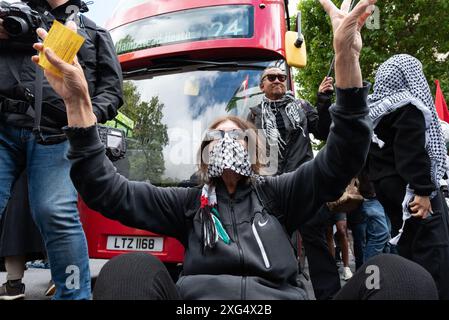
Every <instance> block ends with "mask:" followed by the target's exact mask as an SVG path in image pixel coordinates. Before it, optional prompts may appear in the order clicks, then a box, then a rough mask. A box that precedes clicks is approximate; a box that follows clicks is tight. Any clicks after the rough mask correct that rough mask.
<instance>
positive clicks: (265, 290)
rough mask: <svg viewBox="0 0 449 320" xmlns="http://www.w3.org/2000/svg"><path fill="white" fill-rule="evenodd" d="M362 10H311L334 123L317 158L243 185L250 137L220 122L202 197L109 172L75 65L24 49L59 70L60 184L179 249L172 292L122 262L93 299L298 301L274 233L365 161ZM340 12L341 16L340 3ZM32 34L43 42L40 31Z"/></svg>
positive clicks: (156, 273)
mask: <svg viewBox="0 0 449 320" xmlns="http://www.w3.org/2000/svg"><path fill="white" fill-rule="evenodd" d="M374 2H375V0H364V1H362V2H360V3H359V4H358V6H356V7H355V8H354V10H353V11H352V12H351V13H350V14H348V13H346V12H345V11H340V10H338V9H337V8H336V7H335V6H333V4H332V3H331V2H330V1H326V0H323V1H322V3H323V5H324V6H325V8H326V10H327V11H328V12H329V13H330V16H331V17H332V22H333V24H334V30H336V31H335V41H334V46H335V50H336V79H337V103H336V106H335V107H333V108H332V109H331V114H332V118H333V122H334V126H333V127H332V128H331V133H330V135H329V138H328V143H327V146H326V147H325V148H324V149H323V150H322V151H321V152H320V153H319V154H318V156H317V157H316V158H315V159H314V160H312V161H309V162H307V163H306V164H304V165H303V166H300V167H299V168H298V169H297V170H295V171H293V172H290V173H287V174H283V175H280V176H276V177H267V178H261V177H255V176H254V174H257V171H258V165H259V158H258V157H257V155H260V154H261V153H260V152H255V153H254V154H253V153H252V152H251V153H249V152H248V151H247V150H250V149H252V148H250V147H251V146H257V145H256V144H255V142H256V141H257V139H256V136H255V135H254V134H253V133H254V132H253V131H251V130H247V129H250V128H251V126H250V125H249V124H248V123H247V122H245V121H243V120H240V119H238V118H236V117H231V116H229V117H225V118H223V119H219V120H217V121H215V122H214V123H213V124H212V126H211V127H210V130H208V132H207V134H206V138H205V140H204V142H203V143H202V148H203V149H202V151H203V152H202V154H204V156H205V158H203V157H202V158H201V167H200V170H201V172H202V173H203V177H204V179H205V182H206V183H205V184H204V186H203V188H202V189H200V188H162V187H155V186H153V185H152V184H150V183H147V182H134V181H128V180H127V179H126V178H124V177H123V176H121V175H119V174H117V173H116V171H115V170H114V168H113V166H112V164H111V162H109V161H108V160H107V159H105V155H104V147H103V146H102V144H101V142H100V140H99V137H98V133H97V130H96V126H95V122H96V119H95V116H94V114H93V113H92V106H91V102H90V98H89V95H88V93H87V83H86V81H85V79H84V76H83V73H82V69H81V67H80V66H79V64H78V63H77V62H76V61H75V62H74V63H73V64H72V65H70V64H67V63H65V62H63V61H62V60H60V59H59V58H58V57H56V56H55V55H54V53H53V52H52V51H51V50H50V49H45V50H44V49H43V46H42V45H41V44H36V45H35V48H36V49H37V50H39V51H44V54H45V55H46V57H47V58H48V59H49V61H50V62H51V63H52V64H53V65H55V66H56V67H57V68H59V69H60V70H61V71H62V73H63V78H62V79H61V78H58V77H55V76H53V75H52V74H50V73H46V74H47V77H48V79H49V81H50V83H51V84H52V85H53V87H54V88H55V89H56V90H57V91H58V92H59V93H60V95H61V96H62V97H63V98H64V100H65V102H66V105H67V109H68V110H69V112H68V125H69V127H68V128H66V129H65V132H66V134H67V136H68V138H69V141H70V144H71V149H70V152H69V157H70V159H71V160H72V171H71V177H72V180H73V182H74V184H75V186H76V188H77V189H78V191H79V192H80V194H81V196H82V197H83V199H84V200H85V201H86V202H87V204H88V205H89V206H90V207H91V208H92V209H95V210H98V211H100V212H102V213H103V214H104V215H105V216H107V217H109V218H112V219H115V220H119V221H120V222H122V223H124V224H125V225H128V226H133V227H137V228H140V229H145V230H151V231H153V232H156V233H159V234H163V235H167V236H171V237H175V238H177V239H179V240H180V241H181V242H182V243H183V244H184V246H185V249H186V252H185V260H184V270H183V275H182V276H181V277H180V279H179V281H178V283H177V288H176V287H175V285H174V283H173V282H172V281H171V280H170V279H168V278H169V276H168V273H167V271H166V269H165V270H164V269H162V268H159V267H158V266H157V260H156V259H155V258H152V257H150V256H148V255H143V256H142V255H139V254H131V255H129V256H122V257H124V258H120V257H119V258H120V259H115V260H114V261H118V262H119V263H118V264H116V263H115V262H114V261H111V263H108V264H107V265H106V266H105V267H104V272H103V271H102V274H105V275H111V274H112V275H113V277H112V279H111V278H108V276H103V275H102V274H100V276H99V279H98V281H99V283H97V285H96V288H95V292H94V298H95V297H97V298H106V299H108V298H109V299H112V298H123V299H125V298H127V299H133V298H136V299H142V298H155V299H164V298H165V299H167V298H171V299H175V298H184V299H303V298H305V294H304V291H303V290H302V289H300V288H299V287H298V285H297V283H296V275H297V264H296V260H295V256H294V254H293V250H292V248H291V246H290V244H289V241H288V236H287V235H286V232H285V230H284V228H285V229H286V230H287V232H292V231H293V230H295V229H297V228H298V226H299V224H301V223H303V222H304V221H307V220H308V219H309V218H310V217H311V216H312V215H313V214H314V213H315V212H316V210H317V209H318V207H319V206H321V204H322V203H323V202H326V201H330V200H333V199H336V198H338V197H339V196H340V195H341V194H342V192H343V190H344V189H345V187H346V185H347V184H348V183H349V181H350V179H351V177H352V176H354V175H356V174H357V172H358V171H359V170H360V169H361V168H362V165H363V163H364V161H365V157H366V155H367V151H368V143H369V138H370V135H371V126H370V123H369V122H368V121H367V117H366V116H367V108H366V95H367V90H368V88H367V86H363V83H362V75H361V72H360V66H359V61H358V54H359V52H360V49H361V37H360V33H359V30H360V29H361V26H362V25H363V22H364V20H365V19H366V18H367V17H368V16H369V14H366V13H365V12H366V9H367V8H368V6H369V4H372V3H374ZM344 6H347V7H348V8H349V3H348V1H345V3H344ZM39 33H40V35H41V36H42V37H45V32H43V30H39ZM33 59H34V61H35V62H37V61H38V60H39V58H38V57H37V56H35V57H34V58H33ZM256 151H257V148H256ZM262 154H263V153H262ZM206 160H207V161H206ZM342 168H345V170H342ZM268 188H270V189H271V192H272V193H273V194H275V198H274V199H272V200H273V201H275V202H276V204H277V205H278V207H279V208H280V213H281V214H278V215H277V216H274V215H271V214H269V213H268V212H267V211H266V210H265V209H266V208H265V207H264V205H263V203H262V202H261V201H260V200H261V198H260V193H261V192H260V191H262V190H263V192H264V193H266V192H265V191H266V190H267V189H268ZM298 208H300V209H301V210H298ZM128 257H129V259H128ZM142 261H152V262H150V263H149V265H148V267H149V268H147V269H146V270H147V272H144V273H136V272H134V271H137V270H141V269H140V267H141V263H142ZM129 263H131V264H129ZM117 266H119V268H118V270H117V269H116V267H117ZM115 271H118V272H117V273H116V272H115ZM114 275H115V276H116V277H114ZM142 277H144V279H142ZM103 279H107V280H112V281H107V280H106V281H103ZM359 280H360V279H359ZM142 294H143V295H142Z"/></svg>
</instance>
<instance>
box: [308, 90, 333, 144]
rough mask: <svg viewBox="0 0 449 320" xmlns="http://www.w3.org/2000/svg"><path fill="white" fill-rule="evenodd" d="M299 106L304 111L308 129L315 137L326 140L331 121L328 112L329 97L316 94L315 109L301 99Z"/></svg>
mask: <svg viewBox="0 0 449 320" xmlns="http://www.w3.org/2000/svg"><path fill="white" fill-rule="evenodd" d="M301 106H302V108H303V110H304V112H305V113H306V117H307V129H308V131H309V132H310V133H312V134H313V136H314V137H315V138H316V139H319V140H326V139H327V136H328V135H329V127H330V125H331V123H332V119H331V117H330V113H329V107H330V106H331V97H330V96H328V95H325V94H318V100H317V105H316V109H315V108H313V107H312V106H311V105H310V103H309V102H307V101H305V100H302V103H301Z"/></svg>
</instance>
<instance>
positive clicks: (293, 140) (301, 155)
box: [247, 67, 333, 174]
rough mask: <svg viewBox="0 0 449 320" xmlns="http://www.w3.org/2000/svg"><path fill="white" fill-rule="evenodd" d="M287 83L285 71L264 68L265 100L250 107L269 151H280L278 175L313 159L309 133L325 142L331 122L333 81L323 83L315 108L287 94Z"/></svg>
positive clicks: (253, 120)
mask: <svg viewBox="0 0 449 320" xmlns="http://www.w3.org/2000/svg"><path fill="white" fill-rule="evenodd" d="M286 83H287V74H286V73H285V71H283V70H282V69H280V68H278V67H268V68H267V69H265V71H264V72H263V73H262V76H261V78H260V89H261V91H262V92H263V93H264V97H263V100H262V102H261V103H260V104H259V105H257V106H255V107H252V108H250V112H249V114H248V117H247V120H248V121H250V122H251V123H253V124H254V125H255V126H256V128H258V129H263V131H264V133H265V137H266V139H267V142H268V147H269V149H274V150H279V161H278V167H277V174H282V173H285V172H290V171H294V170H295V169H296V168H298V167H299V166H300V165H301V164H303V163H304V162H306V161H309V160H311V159H313V151H312V144H311V141H310V138H309V133H312V134H313V135H314V137H315V138H316V139H320V140H326V138H327V135H328V134H329V127H330V125H331V122H332V121H331V118H330V115H329V107H330V105H331V98H332V94H333V84H332V83H333V79H332V78H325V79H324V80H323V81H322V83H321V84H320V88H319V91H318V102H317V106H316V109H315V108H313V107H312V106H311V105H310V103H309V102H307V101H305V100H302V99H295V98H294V96H293V93H292V92H291V91H286V90H287V88H286ZM274 150H273V151H271V152H276V151H274Z"/></svg>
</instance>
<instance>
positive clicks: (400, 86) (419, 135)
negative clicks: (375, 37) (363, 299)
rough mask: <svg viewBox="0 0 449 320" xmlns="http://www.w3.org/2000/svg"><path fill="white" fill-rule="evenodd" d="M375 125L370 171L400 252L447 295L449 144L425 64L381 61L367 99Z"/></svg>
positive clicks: (403, 58)
mask: <svg viewBox="0 0 449 320" xmlns="http://www.w3.org/2000/svg"><path fill="white" fill-rule="evenodd" d="M369 104H370V118H371V119H372V121H373V124H374V136H373V143H372V144H371V148H370V153H369V162H368V168H369V175H370V179H371V180H372V181H373V182H374V186H375V190H376V194H377V197H378V199H379V201H380V202H381V204H382V206H383V207H384V209H385V211H386V213H387V215H388V216H389V218H390V220H391V225H392V236H394V238H393V239H392V240H391V241H390V242H391V243H392V244H397V250H398V252H399V254H400V255H402V256H403V257H406V258H408V259H411V260H413V261H415V262H417V263H419V264H421V265H422V266H423V267H424V268H426V269H427V270H428V271H429V272H430V273H431V274H432V276H433V278H434V279H435V282H436V283H437V286H438V290H439V296H440V298H442V299H449V273H448V272H447V270H449V236H448V221H447V220H448V214H447V207H446V205H445V203H444V199H443V197H442V196H441V193H440V191H439V183H440V179H441V178H442V177H443V176H444V174H445V173H446V170H447V168H446V146H445V143H444V139H443V135H442V133H441V128H440V124H439V122H438V118H437V115H436V110H435V105H434V103H433V99H432V96H431V93H430V89H429V86H428V84H427V81H426V79H425V76H424V74H423V71H422V65H421V63H420V62H419V61H418V60H417V59H416V58H414V57H412V56H410V55H406V54H401V55H395V56H393V57H391V58H390V59H388V60H387V61H386V62H385V63H383V64H382V65H381V66H380V68H379V70H378V71H377V74H376V82H375V85H374V93H373V94H372V95H370V97H369Z"/></svg>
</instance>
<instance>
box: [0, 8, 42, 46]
mask: <svg viewBox="0 0 449 320" xmlns="http://www.w3.org/2000/svg"><path fill="white" fill-rule="evenodd" d="M0 18H1V19H3V28H4V29H5V31H6V32H7V33H8V35H9V36H10V37H11V38H12V39H14V40H16V41H19V42H25V43H33V42H36V39H37V34H36V29H37V28H40V27H42V26H43V21H44V19H43V17H42V16H41V14H39V13H38V12H37V11H35V10H33V9H31V8H30V7H29V6H28V5H27V4H26V3H25V2H16V3H8V2H5V1H2V2H0Z"/></svg>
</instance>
